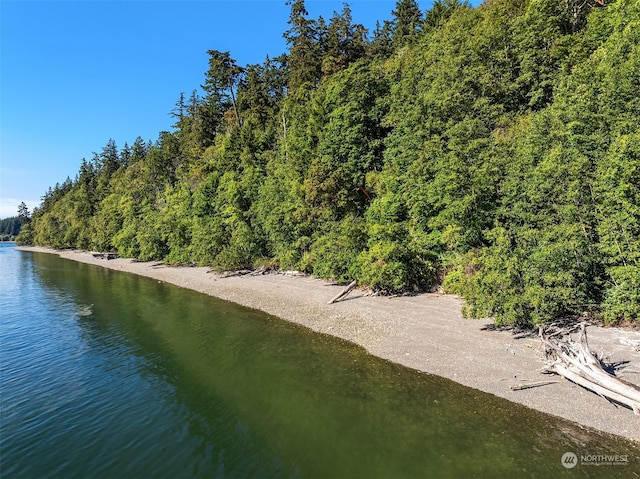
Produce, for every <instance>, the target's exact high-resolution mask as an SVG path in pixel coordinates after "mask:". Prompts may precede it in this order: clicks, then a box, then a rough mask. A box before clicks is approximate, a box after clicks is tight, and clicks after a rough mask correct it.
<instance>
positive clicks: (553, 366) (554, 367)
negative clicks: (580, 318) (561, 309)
mask: <svg viewBox="0 0 640 479" xmlns="http://www.w3.org/2000/svg"><path fill="white" fill-rule="evenodd" d="M539 334H540V339H541V340H542V344H543V345H544V346H545V348H546V352H547V358H548V359H549V360H550V362H549V363H548V364H547V366H546V368H545V371H546V372H549V373H555V374H558V375H560V376H562V377H564V378H565V379H568V380H569V381H571V382H573V383H575V384H578V385H579V386H582V387H583V388H585V389H588V390H590V391H592V392H594V393H596V394H598V395H599V396H602V397H603V398H606V399H607V400H609V401H612V402H614V403H618V404H622V405H623V406H626V407H628V408H630V409H631V410H633V412H634V414H636V415H640V387H638V386H637V385H635V384H632V383H630V382H627V381H625V380H623V379H620V378H618V377H616V376H614V375H612V374H610V373H608V372H607V371H606V370H605V369H604V368H603V365H602V363H601V361H600V360H599V359H598V358H597V357H596V356H595V355H594V354H593V353H592V352H591V350H590V349H589V343H588V342H587V327H586V324H585V323H581V324H580V339H579V342H575V341H573V340H571V337H569V339H567V340H566V341H560V340H555V339H552V338H551V336H550V335H549V336H547V335H545V332H544V328H543V327H542V326H541V327H540V329H539Z"/></svg>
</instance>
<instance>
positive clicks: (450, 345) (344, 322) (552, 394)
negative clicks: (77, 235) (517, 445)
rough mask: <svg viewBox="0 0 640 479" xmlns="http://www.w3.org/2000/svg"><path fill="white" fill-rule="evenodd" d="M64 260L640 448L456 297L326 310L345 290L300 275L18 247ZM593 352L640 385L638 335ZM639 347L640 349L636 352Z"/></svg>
mask: <svg viewBox="0 0 640 479" xmlns="http://www.w3.org/2000/svg"><path fill="white" fill-rule="evenodd" d="M18 249H20V250H21V251H32V252H45V253H54V254H59V255H60V256H61V257H62V258H66V259H70V260H74V261H79V262H83V263H89V264H95V265H99V266H102V267H105V268H110V269H114V270H119V271H125V272H128V273H133V274H138V275H142V276H147V277H150V278H154V279H156V280H158V281H164V282H167V283H172V284H175V285H177V286H181V287H184V288H189V289H193V290H196V291H199V292H201V293H205V294H209V295H212V296H216V297H218V298H221V299H224V300H228V301H232V302H234V303H238V304H241V305H243V306H247V307H250V308H255V309H259V310H262V311H265V312H267V313H269V314H272V315H274V316H278V317H280V318H283V319H285V320H288V321H292V322H295V323H298V324H301V325H303V326H306V327H308V328H310V329H312V330H314V331H317V332H320V333H325V334H330V335H333V336H337V337H339V338H342V339H345V340H348V341H351V342H353V343H356V344H358V345H360V346H362V347H364V348H365V349H366V350H367V351H369V352H370V353H371V354H373V355H376V356H379V357H381V358H384V359H387V360H389V361H393V362H395V363H398V364H402V365H404V366H408V367H410V368H413V369H416V370H419V371H423V372H426V373H430V374H435V375H438V376H442V377H445V378H448V379H451V380H453V381H456V382H458V383H460V384H463V385H465V386H469V387H472V388H475V389H479V390H481V391H484V392H487V393H491V394H494V395H496V396H499V397H502V398H505V399H508V400H509V401H513V402H517V403H520V404H523V405H525V406H528V407H530V408H533V409H536V410H539V411H542V412H545V413H549V414H552V415H555V416H559V417H562V418H564V419H568V420H570V421H573V422H576V423H578V424H581V425H583V426H586V427H590V428H594V429H598V430H600V431H604V432H607V433H611V434H615V435H618V436H622V437H624V438H627V439H630V440H633V441H637V442H640V416H637V415H634V414H633V412H632V411H631V410H629V409H627V408H625V407H622V406H619V407H616V406H615V405H613V404H611V403H609V402H608V401H606V400H605V399H603V398H601V397H599V396H597V395H596V394H594V393H591V392H589V391H587V390H585V389H583V388H581V387H579V386H577V385H575V384H573V383H571V382H569V381H566V380H564V379H562V378H560V377H557V376H548V375H543V374H541V373H540V369H541V368H542V367H543V365H544V354H543V348H542V346H541V344H540V340H539V339H538V338H537V337H536V336H535V335H520V336H519V335H515V334H513V332H512V331H508V330H498V329H496V328H494V327H493V323H492V321H491V320H488V319H485V320H469V319H463V318H462V315H461V312H460V310H461V306H462V300H461V299H460V298H458V297H456V296H452V295H442V294H435V293H433V294H420V295H415V296H403V297H391V298H390V297H375V296H366V295H365V294H364V293H363V292H361V291H358V290H354V291H352V292H351V294H349V295H348V296H347V297H346V298H345V299H343V300H341V301H339V302H337V303H334V304H331V305H329V304H327V303H328V301H329V300H331V298H333V297H334V296H335V295H336V294H338V293H339V292H340V291H341V290H342V288H343V286H338V285H334V284H331V283H329V282H326V281H323V280H319V279H316V278H312V277H309V276H304V275H299V274H295V273H289V274H267V275H256V276H250V275H245V276H228V277H223V276H222V275H219V274H217V273H214V272H210V270H209V268H202V267H168V266H165V265H162V264H160V263H157V262H149V263H141V262H135V261H133V260H130V259H122V258H118V259H111V260H106V259H99V258H96V257H94V256H93V255H92V254H91V253H87V252H80V251H56V250H51V249H47V248H34V247H19V248H18ZM588 336H589V344H590V346H591V349H592V350H594V351H596V352H597V353H599V354H601V355H603V356H604V357H605V360H606V361H607V362H608V363H617V364H620V365H622V366H621V369H619V370H618V374H619V375H620V377H622V378H623V379H625V380H627V381H629V382H631V383H634V384H640V351H637V350H636V349H635V348H634V347H633V344H634V343H633V342H634V341H638V340H640V332H639V331H638V330H630V329H620V328H603V327H597V326H590V327H589V328H588ZM635 344H637V343H635ZM544 380H554V381H556V380H557V381H558V382H557V383H553V384H549V385H546V386H540V387H535V388H530V389H524V390H516V391H514V390H512V389H511V387H512V386H517V385H522V384H525V383H531V382H536V381H544Z"/></svg>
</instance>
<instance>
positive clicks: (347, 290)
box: [327, 281, 357, 304]
mask: <svg viewBox="0 0 640 479" xmlns="http://www.w3.org/2000/svg"><path fill="white" fill-rule="evenodd" d="M356 284H357V282H356V281H352V282H351V283H349V284H348V285H347V287H346V288H344V289H343V290H342V291H340V293H338V294H337V295H336V296H334V298H333V299H332V300H331V301H329V302H328V303H327V304H333V303H335V302H336V301H338V300H340V299H342V298H344V297H346V296H347V295H348V294H349V293H350V292H351V290H352V289H353V288H355V287H356Z"/></svg>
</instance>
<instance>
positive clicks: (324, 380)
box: [34, 254, 640, 478]
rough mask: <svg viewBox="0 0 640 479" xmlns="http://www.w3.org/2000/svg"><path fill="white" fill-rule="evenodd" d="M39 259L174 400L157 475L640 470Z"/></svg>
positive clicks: (118, 360) (228, 314) (243, 324)
mask: <svg viewBox="0 0 640 479" xmlns="http://www.w3.org/2000/svg"><path fill="white" fill-rule="evenodd" d="M34 265H35V268H36V270H37V272H38V275H39V277H40V278H41V279H42V281H43V283H44V284H45V285H46V287H48V288H52V289H55V290H60V291H66V292H70V293H71V294H72V296H73V297H74V298H76V301H77V302H78V303H79V304H87V305H90V304H92V305H93V306H92V309H91V311H92V314H91V315H87V316H80V317H78V319H77V325H78V326H79V330H80V334H81V337H82V340H83V341H85V343H86V344H87V345H88V347H89V348H90V349H92V350H112V349H113V346H112V343H113V341H114V338H117V341H119V342H120V343H122V344H126V345H127V349H126V355H128V356H129V357H125V356H124V355H123V354H124V353H120V354H119V355H116V356H113V357H111V356H110V357H111V359H110V361H112V363H113V364H112V365H113V368H115V369H117V368H118V367H119V366H118V364H122V362H127V361H131V360H132V359H131V358H133V360H135V361H136V362H135V364H136V366H135V368H134V372H135V374H136V376H137V377H139V378H140V379H139V385H138V386H132V383H131V382H130V381H129V382H128V383H127V384H128V386H127V387H129V388H130V387H145V388H150V390H149V393H148V399H145V400H148V401H149V408H153V407H154V406H153V404H152V400H153V398H154V397H159V398H161V399H162V400H163V401H169V402H170V403H171V404H172V406H171V407H170V408H168V411H169V412H167V413H163V414H166V417H164V418H163V420H164V421H166V422H167V424H164V425H159V424H158V420H157V419H155V420H154V421H153V422H152V423H149V424H145V425H144V428H149V431H146V430H145V429H144V428H141V430H139V431H138V432H139V434H140V436H145V435H152V433H151V431H152V429H153V428H158V427H162V428H163V430H164V431H170V433H166V434H163V437H162V440H161V442H162V443H161V444H158V443H154V444H153V446H152V447H153V448H154V450H155V451H157V453H156V454H153V455H152V456H153V460H154V461H156V462H158V461H159V462H160V463H162V462H163V461H166V462H167V467H166V468H165V469H163V468H162V467H161V466H162V464H160V465H158V464H156V466H158V468H157V469H156V473H155V474H154V475H158V473H160V472H161V471H163V470H164V471H173V472H171V473H170V474H169V475H173V474H175V471H176V469H175V464H173V463H172V455H173V457H177V456H180V457H181V458H182V459H181V461H182V464H181V466H180V469H179V470H181V471H182V473H183V474H184V476H187V477H188V476H206V477H213V476H217V477H318V478H333V477H336V478H357V477H363V478H365V477H366V478H373V477H381V478H402V477H411V478H413V477H424V478H427V477H438V478H450V477H451V478H453V477H455V478H462V477H494V478H497V477H505V478H506V477H508V478H512V477H537V478H538V477H605V476H606V477H633V474H635V473H636V472H637V471H638V469H639V468H640V462H639V461H640V455H639V454H638V448H637V445H634V444H632V443H628V442H625V441H622V440H618V439H616V438H612V437H610V436H606V435H601V434H597V433H595V432H593V431H588V430H585V429H583V428H580V427H577V426H576V425H573V424H571V423H568V422H565V421H561V420H558V419H556V418H552V417H550V416H547V415H544V414H540V413H537V412H535V411H532V410H529V409H527V408H524V407H521V406H518V405H515V404H513V403H510V402H507V401H505V400H502V399H499V398H496V397H494V396H491V395H488V394H484V393H482V392H479V391H476V390H473V389H469V388H465V387H462V386H460V385H458V384H455V383H453V382H451V381H448V380H445V379H442V378H438V377H434V376H430V375H426V374H421V373H419V372H416V371H413V370H410V369H407V368H403V367H400V366H397V365H394V364H391V363H388V362H386V361H383V360H380V359H378V358H375V357H372V356H370V355H368V354H367V353H366V352H365V351H364V350H362V349H361V348H359V347H356V346H354V345H352V344H350V343H347V342H344V341H340V340H337V339H335V338H332V337H328V336H323V335H319V334H316V333H312V332H310V331H308V330H306V329H305V328H302V327H299V326H296V325H294V324H291V323H288V322H285V321H282V320H279V319H278V318H274V317H271V316H268V315H266V314H264V313H261V312H258V311H252V310H248V309H245V308H242V307H238V306H236V305H233V304H230V303H227V302H223V301H219V300H217V299H215V298H211V297H207V296H204V295H201V294H198V293H195V292H192V291H189V290H185V289H181V288H178V287H175V286H171V285H167V284H164V283H159V282H157V281H154V280H150V279H147V278H141V277H137V276H133V275H128V274H123V273H118V272H114V271H109V270H105V269H102V268H98V267H93V266H89V265H82V264H76V263H73V262H69V261H64V260H60V259H59V258H57V257H55V256H52V255H41V254H37V255H34ZM109 354H111V353H109ZM127 374H131V371H130V370H129V372H128V373H127ZM113 377H114V376H113V374H111V375H110V378H111V379H110V380H111V381H113ZM115 377H117V375H116V376H115ZM133 384H134V385H135V384H136V383H133ZM154 385H156V386H158V387H156V386H154ZM113 389H114V392H113V393H114V394H120V395H127V394H128V391H127V390H122V391H118V389H117V383H116V384H114V386H113ZM116 429H117V428H116ZM107 430H108V429H107ZM109 433H110V434H117V430H113V431H110V432H109ZM154 437H155V436H154ZM156 441H157V440H156ZM138 442H140V443H144V441H136V440H135V438H132V440H131V447H130V449H129V450H126V451H121V452H120V454H124V455H127V456H130V457H129V459H128V460H127V461H126V463H128V464H132V463H135V458H136V457H137V456H140V457H142V456H145V455H147V454H148V451H146V450H144V451H143V450H138V449H137V446H136V444H137V443H138ZM144 447H145V448H148V447H149V445H148V444H147V445H146V446H144ZM178 451H182V452H181V453H180V454H178ZM567 451H573V452H575V453H577V454H578V455H580V454H606V453H611V454H627V455H629V464H628V465H626V466H607V467H606V469H605V468H602V467H600V468H598V467H593V466H592V467H590V468H589V467H581V466H578V467H577V468H574V469H566V468H565V467H563V466H562V465H561V462H560V458H561V456H562V454H563V453H565V452H567ZM184 458H186V459H184ZM108 461H109V459H108V458H105V460H104V462H108ZM116 463H117V461H116ZM169 464H172V467H169ZM118 467H119V468H121V467H122V465H120V466H118ZM102 472H103V474H102V475H103V476H105V475H106V476H110V475H112V473H114V472H116V471H115V470H109V469H108V468H107V469H105V470H104V471H102ZM118 472H123V471H122V470H121V469H118ZM160 475H161V474H160Z"/></svg>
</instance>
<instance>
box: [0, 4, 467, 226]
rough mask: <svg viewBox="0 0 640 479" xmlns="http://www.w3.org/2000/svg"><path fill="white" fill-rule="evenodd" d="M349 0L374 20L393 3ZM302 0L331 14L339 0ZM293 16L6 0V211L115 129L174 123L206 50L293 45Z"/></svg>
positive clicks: (1, 77) (128, 135)
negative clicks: (289, 33)
mask: <svg viewBox="0 0 640 479" xmlns="http://www.w3.org/2000/svg"><path fill="white" fill-rule="evenodd" d="M348 3H349V5H350V7H351V10H352V15H353V20H354V22H357V23H362V24H364V25H365V27H367V28H368V29H369V30H370V31H372V30H373V29H374V27H375V23H376V20H380V22H381V23H382V21H383V20H385V19H390V18H391V11H392V10H393V9H394V7H395V3H396V2H395V0H389V1H385V0H351V1H350V2H348ZM419 3H420V7H421V8H422V9H423V10H424V9H427V8H428V7H429V6H430V5H431V0H422V1H421V2H419ZM472 3H473V4H477V3H479V1H474V2H472ZM306 6H307V9H308V10H309V14H310V17H312V18H317V17H318V16H319V15H322V16H323V17H325V19H327V20H328V19H329V18H330V17H331V16H332V14H333V12H334V11H335V10H337V11H341V10H342V6H343V2H342V1H329V0H307V1H306ZM288 18H289V7H288V6H286V5H285V0H253V1H251V0H235V1H230V0H200V1H156V0H137V1H125V0H119V1H117V0H116V1H113V0H112V1H97V0H75V1H55V0H54V1H52V0H49V1H44V0H43V1H30V0H1V1H0V218H5V217H8V216H15V215H16V214H17V205H18V203H19V202H20V201H24V202H25V203H26V204H27V206H29V209H30V210H32V209H33V207H34V206H37V205H38V204H39V203H40V198H41V197H42V195H43V194H44V192H45V191H46V190H47V189H48V188H49V187H50V186H54V185H55V184H56V183H57V182H60V183H62V182H63V181H64V180H65V179H66V178H67V177H70V178H71V179H74V178H75V175H76V173H77V171H78V168H79V166H80V163H81V161H82V159H83V158H86V159H87V160H89V159H91V157H92V153H93V152H99V151H101V149H102V147H103V146H104V145H105V144H106V143H107V141H108V140H109V139H113V140H115V141H116V143H117V145H118V147H122V146H123V145H124V143H125V142H128V143H129V144H131V143H133V141H134V140H135V138H136V137H137V136H141V137H142V138H143V139H145V140H155V139H156V138H157V136H158V133H159V132H160V131H162V130H170V129H171V125H172V123H173V121H172V118H171V117H170V116H169V112H170V111H171V110H172V109H173V107H174V105H175V103H176V101H177V100H178V97H179V96H180V92H185V93H186V94H187V95H188V94H189V93H190V92H191V91H192V90H193V89H195V88H198V87H199V86H200V84H202V83H203V81H204V72H205V70H206V69H207V58H208V57H207V54H206V52H207V50H210V49H215V50H221V51H227V50H228V51H230V52H231V56H232V57H233V58H235V60H236V61H237V63H238V64H239V65H246V64H249V63H262V62H263V61H264V59H265V56H266V55H267V54H268V55H270V56H272V57H273V56H277V55H279V54H281V53H283V52H285V51H286V44H285V41H284V39H283V38H282V34H283V32H285V31H286V30H287V29H288V25H287V20H288Z"/></svg>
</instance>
